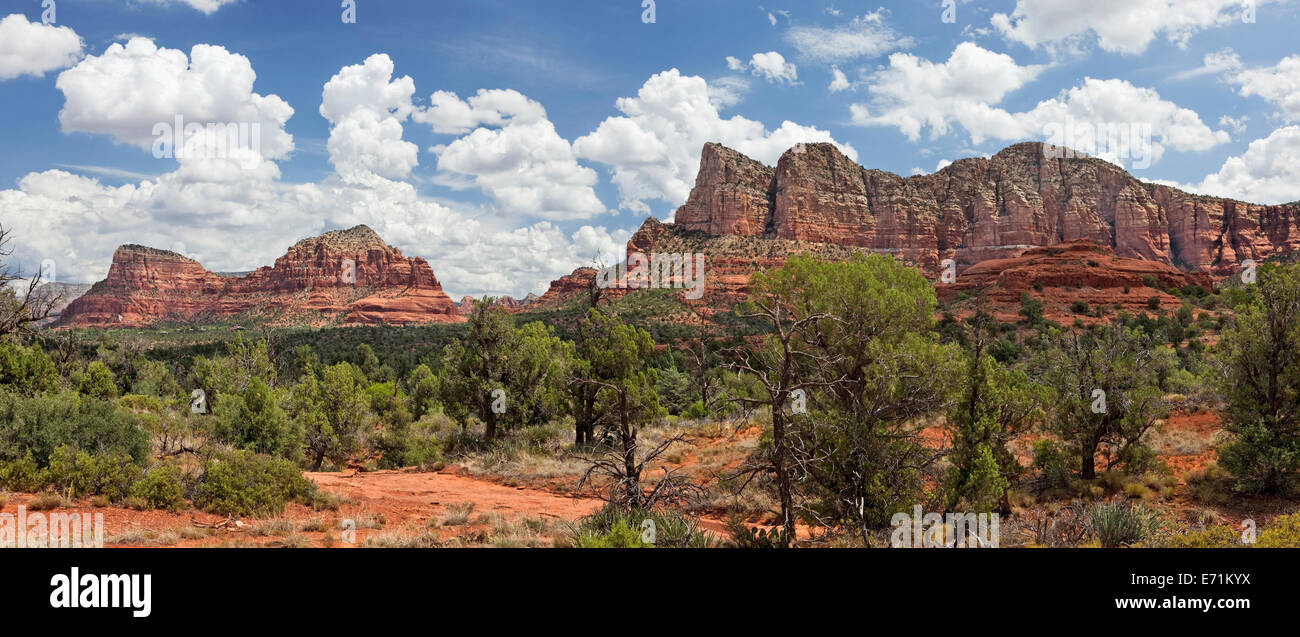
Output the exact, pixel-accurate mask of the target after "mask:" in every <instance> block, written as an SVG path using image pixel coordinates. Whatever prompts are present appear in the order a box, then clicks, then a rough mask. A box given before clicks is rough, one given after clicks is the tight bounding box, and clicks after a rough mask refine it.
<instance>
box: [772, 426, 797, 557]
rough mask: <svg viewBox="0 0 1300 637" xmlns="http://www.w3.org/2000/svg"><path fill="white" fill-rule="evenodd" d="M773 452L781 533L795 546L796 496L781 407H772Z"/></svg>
mask: <svg viewBox="0 0 1300 637" xmlns="http://www.w3.org/2000/svg"><path fill="white" fill-rule="evenodd" d="M772 452H773V456H774V458H773V462H774V464H775V465H776V488H777V492H778V493H779V494H780V497H781V531H782V533H784V534H785V537H786V541H787V542H789V543H790V544H791V545H793V544H794V496H793V495H792V494H791V489H790V471H789V468H788V466H787V465H788V464H789V463H788V461H787V458H786V454H787V451H786V448H785V413H784V412H782V411H781V405H780V404H775V405H773V406H772Z"/></svg>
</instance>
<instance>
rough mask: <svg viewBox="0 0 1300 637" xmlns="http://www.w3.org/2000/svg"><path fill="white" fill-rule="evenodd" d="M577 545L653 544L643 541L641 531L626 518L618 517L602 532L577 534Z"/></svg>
mask: <svg viewBox="0 0 1300 637" xmlns="http://www.w3.org/2000/svg"><path fill="white" fill-rule="evenodd" d="M577 546H578V548H583V549H643V548H652V547H653V546H654V545H653V544H646V543H643V542H642V541H641V531H639V530H637V529H633V528H632V527H631V526H629V525H628V522H627V519H626V518H619V519H618V521H616V522H614V526H613V527H612V528H610V529H609V530H607V531H605V532H604V533H602V534H596V533H584V534H582V535H579V536H578V537H577Z"/></svg>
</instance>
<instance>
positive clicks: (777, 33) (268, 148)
mask: <svg viewBox="0 0 1300 637" xmlns="http://www.w3.org/2000/svg"><path fill="white" fill-rule="evenodd" d="M48 2H49V0H47V3H48ZM54 2H55V6H54V9H55V13H54V15H53V16H52V17H53V18H54V20H53V22H52V24H48V25H47V24H42V16H43V14H46V15H48V12H47V9H43V8H42V2H41V0H22V1H17V0H4V1H3V2H0V19H3V20H4V22H3V23H0V115H2V116H3V120H4V121H5V122H6V124H5V125H4V126H3V127H0V149H3V152H0V223H3V224H4V226H5V227H6V228H12V229H13V231H14V233H15V241H16V247H17V248H18V252H17V254H16V257H18V258H19V260H20V262H21V263H23V264H24V265H26V264H35V263H39V262H40V261H42V260H43V259H52V260H53V261H54V262H55V263H56V265H57V268H58V269H57V272H58V278H59V279H60V280H64V281H86V282H89V281H93V280H96V279H98V278H101V277H102V276H103V275H104V274H105V273H106V272H107V268H108V264H109V263H110V261H111V258H112V252H113V250H114V248H115V247H116V246H117V245H120V244H123V243H143V244H148V245H154V246H156V247H161V248H169V249H176V250H178V251H181V252H183V253H185V254H187V255H189V256H191V257H193V258H196V259H198V260H199V261H200V262H202V263H203V264H204V265H205V266H207V267H209V268H210V269H215V270H247V269H251V268H253V267H256V266H260V265H268V264H270V263H271V262H272V260H273V259H274V258H275V257H277V256H279V255H280V254H282V253H283V251H284V249H285V248H286V247H288V245H290V244H291V243H293V242H294V241H296V240H298V239H301V238H304V237H306V236H311V235H314V234H319V233H320V232H323V231H326V230H330V229H334V228H338V227H346V226H349V225H352V224H355V223H366V224H368V225H370V226H371V227H373V228H375V229H376V230H377V231H378V232H379V233H380V234H381V236H384V238H385V239H387V240H388V241H389V242H390V243H392V244H394V245H396V246H398V247H400V248H402V249H403V251H405V252H406V253H407V254H413V255H418V256H423V257H425V258H427V259H429V261H430V262H431V263H432V265H433V267H434V270H435V272H436V273H437V274H438V276H439V278H440V279H441V280H442V282H443V284H444V287H445V288H446V289H447V291H448V293H449V294H452V295H453V296H455V297H457V298H458V297H459V296H461V295H466V294H469V295H479V294H483V293H491V294H511V295H514V296H522V295H524V294H527V293H528V292H537V293H540V292H542V291H544V290H545V287H546V285H547V283H548V282H549V281H550V280H552V279H554V278H556V277H558V276H560V275H562V274H566V273H568V272H569V271H571V270H572V269H573V268H575V267H577V266H579V265H583V264H586V263H588V262H590V261H591V259H592V258H593V257H598V256H599V257H602V258H604V259H605V260H606V261H609V260H610V258H611V257H612V256H613V255H615V254H617V253H618V252H620V250H621V246H622V244H623V243H624V242H625V241H626V239H627V237H628V235H629V234H630V232H632V231H634V230H635V229H636V228H637V227H638V226H639V225H640V224H641V222H642V221H643V220H644V219H645V217H646V216H649V215H654V216H656V217H659V218H661V219H664V220H670V219H671V218H672V214H673V210H675V208H676V207H677V206H678V205H680V204H681V203H682V200H683V199H684V198H685V195H686V192H688V190H689V185H690V184H691V183H692V182H693V180H694V173H695V167H696V164H695V162H696V160H697V159H698V153H699V148H700V146H701V145H702V144H703V142H705V141H721V142H723V143H727V144H728V145H731V146H733V147H736V148H738V149H739V150H742V151H743V152H746V153H748V154H751V155H752V156H755V157H756V158H758V159H760V160H762V161H764V162H766V163H769V164H771V163H774V162H775V161H776V159H777V158H778V157H779V156H780V154H781V152H782V151H784V150H785V149H786V148H788V147H789V146H792V145H794V144H795V143H798V142H800V141H833V142H834V143H837V144H839V145H840V146H841V148H843V149H844V150H845V152H846V153H849V154H850V156H852V157H855V158H856V159H857V160H858V161H859V163H861V164H863V165H865V166H868V167H872V168H880V169H884V170H889V171H892V172H896V173H899V174H903V175H909V174H916V173H919V172H933V171H934V170H936V169H937V168H938V167H940V166H941V165H943V163H944V162H947V161H951V160H955V159H959V158H962V157H969V156H976V155H990V154H992V153H995V152H997V151H998V150H1000V149H1001V148H1003V147H1005V146H1007V145H1010V144H1011V143H1014V142H1016V141H1023V140H1030V139H1034V140H1044V139H1046V138H1047V137H1048V136H1049V135H1050V131H1052V130H1059V128H1054V126H1057V125H1063V124H1066V123H1070V125H1077V124H1079V123H1092V124H1095V125H1096V126H1098V127H1100V126H1104V125H1112V124H1120V125H1124V126H1130V127H1133V126H1139V127H1140V126H1145V127H1147V128H1146V130H1149V132H1150V135H1149V138H1148V139H1145V140H1144V142H1143V143H1144V146H1143V150H1144V151H1148V152H1149V153H1150V154H1149V156H1148V159H1149V161H1145V162H1144V161H1139V160H1137V159H1136V157H1137V153H1136V151H1134V153H1132V154H1130V155H1124V153H1122V152H1120V153H1119V154H1115V153H1110V154H1107V152H1106V151H1107V149H1104V148H1099V149H1098V150H1099V151H1100V152H1099V154H1101V155H1102V156H1103V157H1107V158H1108V159H1112V160H1114V161H1116V162H1117V163H1123V164H1125V165H1126V167H1128V168H1130V169H1131V170H1132V171H1133V172H1134V174H1136V175H1138V176H1139V177H1140V178H1143V179H1148V180H1158V181H1162V182H1167V183H1172V184H1177V185H1180V186H1182V187H1184V188H1187V189H1189V190H1194V191H1198V192H1205V193H1207V194H1215V195H1220V196H1231V197H1236V198H1241V199H1245V200H1249V201H1257V202H1261V203H1278V202H1285V201H1293V200H1297V199H1300V175H1298V174H1297V172H1300V168H1297V164H1300V128H1298V127H1296V126H1295V125H1294V124H1295V120H1296V119H1297V118H1300V56H1295V55H1294V53H1293V51H1294V46H1293V45H1292V44H1291V42H1292V38H1293V35H1292V34H1293V33H1294V30H1295V27H1296V25H1297V23H1298V22H1300V21H1298V20H1297V17H1300V3H1297V2H1293V1H1288V0H1272V1H1265V0H1260V1H1259V2H1258V3H1243V2H1242V1H1241V0H1177V1H1174V0H1123V1H1120V0H1098V1H1096V2H1091V3H1086V4H1084V5H1082V6H1080V3H1075V2H1065V1H1062V0H1005V1H990V2H981V1H979V0H971V1H970V2H962V1H961V0H953V1H950V2H945V1H941V0H933V1H929V0H927V1H920V2H915V1H909V2H892V3H881V2H879V0H877V1H876V2H834V3H830V2H808V1H801V2H799V3H784V4H783V3H779V2H778V3H768V2H766V1H765V2H764V3H762V4H758V3H754V2H732V1H723V0H708V1H705V0H695V1H676V0H658V1H657V2H656V3H655V5H656V6H655V7H654V13H655V16H654V17H655V21H654V22H653V23H646V22H644V21H643V19H642V18H643V15H644V14H645V9H644V8H643V6H642V2H641V0H589V1H583V0H575V1H564V2H559V1H554V2H552V1H528V2H523V1H520V2H505V1H500V0H495V1H494V0H437V1H436V2H435V1H427V2H426V1H399V0H356V22H355V23H345V22H344V21H343V20H342V19H341V18H342V13H343V8H342V7H340V4H339V2H337V1H335V0H321V1H307V0H274V1H272V0H233V1H232V0H54ZM882 4H883V6H882ZM945 15H946V16H947V17H950V18H953V19H952V20H951V21H945V19H944V18H945ZM1243 18H1245V19H1243ZM1252 18H1253V21H1252ZM254 76H255V80H252V78H253V77H254ZM327 85H331V86H333V88H332V89H330V88H327ZM484 89H486V90H488V91H489V92H487V93H481V94H480V93H479V92H480V91H481V90H484ZM173 115H182V116H184V117H186V121H187V122H199V123H204V122H252V123H257V124H258V125H259V126H260V133H261V134H260V137H259V140H260V147H259V148H257V149H256V150H255V155H254V157H252V158H251V159H250V158H248V157H242V158H240V161H238V162H236V161H233V160H231V161H226V160H229V159H230V158H225V160H223V158H221V157H217V158H214V159H186V160H178V159H175V158H168V157H165V156H163V157H156V156H155V153H154V152H152V148H151V142H152V141H153V140H154V139H155V138H156V134H155V133H154V125H156V124H158V123H160V122H170V121H172V120H173V118H172V116H173ZM1135 130H1137V129H1135ZM1147 164H1149V165H1147Z"/></svg>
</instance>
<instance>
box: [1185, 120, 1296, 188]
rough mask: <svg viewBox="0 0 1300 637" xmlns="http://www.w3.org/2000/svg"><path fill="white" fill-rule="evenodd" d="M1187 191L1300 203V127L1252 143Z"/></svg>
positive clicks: (1279, 131) (1286, 127)
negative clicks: (1244, 150)
mask: <svg viewBox="0 0 1300 637" xmlns="http://www.w3.org/2000/svg"><path fill="white" fill-rule="evenodd" d="M1184 188H1186V189H1187V190H1191V191H1193V192H1199V193H1202V194H1206V195H1214V196H1216V197H1228V198H1231V199H1239V200H1241V201H1247V202H1250V203H1262V204H1280V203H1290V202H1293V201H1300V126H1285V127H1282V128H1279V129H1277V130H1275V131H1273V132H1272V133H1271V134H1270V135H1269V136H1268V137H1265V138H1263V139H1257V140H1255V141H1253V142H1251V143H1250V146H1249V147H1247V148H1246V152H1245V153H1243V154H1241V155H1238V156H1234V157H1229V158H1228V159H1227V161H1225V162H1223V166H1222V167H1220V168H1219V170H1218V172H1216V173H1214V174H1211V175H1208V176H1206V178H1205V179H1204V180H1202V181H1201V183H1200V184H1195V185H1190V186H1184Z"/></svg>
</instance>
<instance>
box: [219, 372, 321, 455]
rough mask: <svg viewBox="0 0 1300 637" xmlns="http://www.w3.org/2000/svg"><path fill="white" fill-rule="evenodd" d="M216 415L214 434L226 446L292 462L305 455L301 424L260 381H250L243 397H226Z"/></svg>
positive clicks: (242, 394) (256, 379)
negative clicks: (283, 458)
mask: <svg viewBox="0 0 1300 637" xmlns="http://www.w3.org/2000/svg"><path fill="white" fill-rule="evenodd" d="M213 414H214V415H215V416H216V423H215V426H214V427H213V433H214V434H216V436H217V438H218V439H219V440H221V441H223V442H226V443H229V444H231V445H234V446H236V447H238V448H240V449H247V450H249V451H255V452H257V453H265V454H270V455H278V456H284V457H286V458H289V459H291V460H292V459H297V458H298V457H299V456H300V455H301V454H302V438H303V434H302V429H301V428H300V427H298V426H296V425H298V424H299V423H297V422H295V421H293V420H292V419H290V418H289V416H288V415H287V414H286V413H285V412H284V410H283V409H281V408H280V405H279V399H278V397H277V395H276V393H275V392H274V391H273V390H272V389H271V388H270V387H268V386H267V385H266V383H264V382H262V379H260V378H254V379H252V380H251V381H249V383H248V388H247V389H245V390H244V391H243V392H241V393H238V394H229V395H224V396H222V397H221V401H220V402H218V403H217V405H216V408H215V409H214V410H213Z"/></svg>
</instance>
